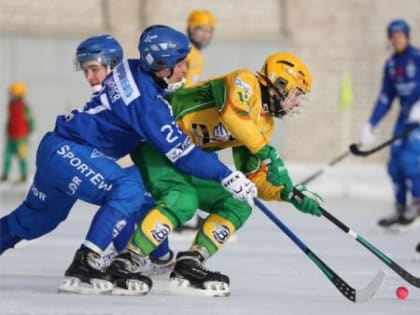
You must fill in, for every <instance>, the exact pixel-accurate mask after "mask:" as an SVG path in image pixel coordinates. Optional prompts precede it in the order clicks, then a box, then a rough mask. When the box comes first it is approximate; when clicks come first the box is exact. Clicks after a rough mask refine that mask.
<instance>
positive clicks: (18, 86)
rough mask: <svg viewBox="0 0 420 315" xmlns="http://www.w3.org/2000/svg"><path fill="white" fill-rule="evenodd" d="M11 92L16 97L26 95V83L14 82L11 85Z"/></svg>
mask: <svg viewBox="0 0 420 315" xmlns="http://www.w3.org/2000/svg"><path fill="white" fill-rule="evenodd" d="M9 93H10V94H11V95H13V96H14V97H20V98H22V97H24V96H25V94H26V85H25V83H23V82H13V83H12V84H10V86H9Z"/></svg>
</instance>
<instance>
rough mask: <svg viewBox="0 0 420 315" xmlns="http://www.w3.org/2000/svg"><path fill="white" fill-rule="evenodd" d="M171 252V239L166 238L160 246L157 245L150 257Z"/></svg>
mask: <svg viewBox="0 0 420 315" xmlns="http://www.w3.org/2000/svg"><path fill="white" fill-rule="evenodd" d="M167 253H169V241H168V238H166V239H165V240H164V241H163V242H162V243H160V245H159V246H158V247H156V248H155V249H154V250H153V252H151V253H150V257H152V258H159V257H162V256H164V255H166V254H167Z"/></svg>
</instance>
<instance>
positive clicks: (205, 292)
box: [169, 278, 230, 297]
mask: <svg viewBox="0 0 420 315" xmlns="http://www.w3.org/2000/svg"><path fill="white" fill-rule="evenodd" d="M203 286H204V289H201V288H197V287H194V286H192V285H191V283H190V282H189V281H188V280H186V279H179V278H177V279H171V280H170V282H169V290H170V291H172V292H174V293H180V294H186V295H193V296H212V297H226V296H229V295H230V287H229V285H228V284H227V283H224V282H219V281H207V282H205V283H204V285H203Z"/></svg>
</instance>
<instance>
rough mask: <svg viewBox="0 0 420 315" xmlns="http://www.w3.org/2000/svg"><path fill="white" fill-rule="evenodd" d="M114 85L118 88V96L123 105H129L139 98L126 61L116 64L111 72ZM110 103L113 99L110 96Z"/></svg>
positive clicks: (138, 92)
mask: <svg viewBox="0 0 420 315" xmlns="http://www.w3.org/2000/svg"><path fill="white" fill-rule="evenodd" d="M112 73H113V78H114V81H115V84H116V85H117V88H118V92H119V93H118V94H119V95H120V96H121V98H122V99H123V101H124V104H125V105H129V104H130V103H131V102H132V101H134V100H135V99H136V98H138V97H139V96H140V91H139V89H138V88H137V85H136V83H135V82H134V79H133V75H132V73H131V71H130V68H129V66H128V62H127V60H124V61H123V62H122V63H120V64H118V65H117V67H115V69H114V70H113V71H112ZM111 101H112V102H114V101H113V97H112V96H111Z"/></svg>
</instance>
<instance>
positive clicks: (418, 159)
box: [400, 128, 420, 225]
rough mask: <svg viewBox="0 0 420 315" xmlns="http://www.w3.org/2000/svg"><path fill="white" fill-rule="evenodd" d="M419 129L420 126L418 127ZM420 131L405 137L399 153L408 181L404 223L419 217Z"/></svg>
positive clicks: (410, 222)
mask: <svg viewBox="0 0 420 315" xmlns="http://www.w3.org/2000/svg"><path fill="white" fill-rule="evenodd" d="M419 129H420V128H419ZM419 139H420V131H416V132H413V133H412V135H410V137H409V138H408V139H407V142H406V144H405V146H404V150H402V152H401V155H400V161H401V167H402V169H403V173H404V176H405V178H406V179H407V181H408V182H409V183H410V185H409V186H410V192H411V196H412V199H411V204H409V205H408V207H407V211H406V214H405V223H406V225H408V224H412V223H414V222H415V220H416V219H420V140H419Z"/></svg>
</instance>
